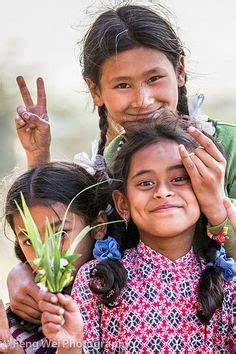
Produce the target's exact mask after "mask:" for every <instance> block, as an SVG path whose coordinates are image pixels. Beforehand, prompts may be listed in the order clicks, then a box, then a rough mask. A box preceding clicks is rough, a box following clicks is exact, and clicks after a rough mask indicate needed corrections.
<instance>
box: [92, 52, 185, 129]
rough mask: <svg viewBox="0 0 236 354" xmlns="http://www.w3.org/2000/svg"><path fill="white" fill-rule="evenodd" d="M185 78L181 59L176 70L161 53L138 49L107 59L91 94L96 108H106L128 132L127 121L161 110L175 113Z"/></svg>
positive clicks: (149, 115) (142, 117)
mask: <svg viewBox="0 0 236 354" xmlns="http://www.w3.org/2000/svg"><path fill="white" fill-rule="evenodd" d="M184 78H185V74H184V64H183V58H182V57H180V59H179V64H178V70H175V68H174V67H173V65H172V63H171V62H170V61H169V59H168V58H167V57H166V55H165V54H164V53H163V52H161V51H159V50H157V49H152V48H149V47H143V46H140V47H138V48H134V49H130V50H126V51H124V52H121V53H118V54H117V55H116V56H115V55H114V56H112V57H110V58H108V59H107V60H106V61H105V62H104V64H103V65H102V70H101V78H100V82H99V88H96V89H94V88H93V89H91V93H92V96H93V99H94V103H95V105H97V106H102V105H105V106H106V108H107V111H108V114H109V117H110V118H111V119H112V120H113V121H114V122H116V123H119V124H120V125H121V126H123V127H124V129H125V130H128V126H129V122H130V121H131V122H132V121H135V120H137V119H145V118H149V117H153V116H154V115H155V113H156V112H157V111H158V110H159V109H160V108H168V109H170V110H172V111H173V112H175V111H176V107H177V103H178V87H180V86H183V85H184V82H185V81H184ZM88 84H89V81H88ZM89 86H90V88H92V83H90V84H89Z"/></svg>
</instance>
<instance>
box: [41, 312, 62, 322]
mask: <svg viewBox="0 0 236 354" xmlns="http://www.w3.org/2000/svg"><path fill="white" fill-rule="evenodd" d="M41 321H42V325H44V324H46V323H49V322H51V323H55V324H58V325H63V324H64V322H65V320H64V318H63V317H62V316H60V315H55V314H53V313H51V312H43V314H42V318H41Z"/></svg>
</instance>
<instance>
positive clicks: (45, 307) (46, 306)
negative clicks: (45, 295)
mask: <svg viewBox="0 0 236 354" xmlns="http://www.w3.org/2000/svg"><path fill="white" fill-rule="evenodd" d="M39 308H40V310H41V311H42V312H50V313H52V314H55V315H63V314H64V312H65V310H64V309H63V308H62V307H60V306H58V305H53V304H52V303H50V302H46V301H39Z"/></svg>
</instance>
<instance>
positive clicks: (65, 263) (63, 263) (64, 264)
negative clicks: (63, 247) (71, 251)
mask: <svg viewBox="0 0 236 354" xmlns="http://www.w3.org/2000/svg"><path fill="white" fill-rule="evenodd" d="M67 264H68V260H67V259H65V258H61V259H60V268H64V267H66V266H67Z"/></svg>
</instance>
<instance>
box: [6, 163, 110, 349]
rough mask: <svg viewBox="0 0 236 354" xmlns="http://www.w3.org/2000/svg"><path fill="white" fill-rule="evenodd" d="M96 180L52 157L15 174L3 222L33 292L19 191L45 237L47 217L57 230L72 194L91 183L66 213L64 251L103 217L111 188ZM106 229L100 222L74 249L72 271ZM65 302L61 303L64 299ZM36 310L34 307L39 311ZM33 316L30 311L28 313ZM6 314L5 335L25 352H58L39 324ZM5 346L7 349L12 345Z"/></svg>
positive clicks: (32, 254)
mask: <svg viewBox="0 0 236 354" xmlns="http://www.w3.org/2000/svg"><path fill="white" fill-rule="evenodd" d="M95 184H96V178H95V177H93V176H91V175H90V174H89V173H87V172H86V171H85V170H84V169H83V168H82V167H80V166H78V165H76V164H73V163H67V162H55V163H48V164H44V165H41V166H38V167H35V168H33V169H31V170H29V171H27V172H26V173H24V174H23V175H21V176H20V177H18V178H17V180H16V181H15V182H14V183H13V185H12V186H11V188H10V190H9V192H8V194H7V199H6V207H5V214H6V221H7V223H8V224H9V225H10V226H11V228H12V230H13V232H14V234H15V236H16V239H15V252H16V255H17V257H18V258H19V259H20V260H21V262H23V263H24V265H25V263H27V264H29V266H30V267H31V273H30V276H31V278H32V291H33V290H34V287H35V288H37V286H36V284H34V282H33V272H32V270H33V271H36V270H37V266H36V264H35V262H34V260H35V258H36V253H35V250H34V248H33V246H32V242H31V239H30V238H29V235H28V234H27V232H26V231H25V230H26V227H25V224H24V221H23V219H22V216H21V215H20V213H19V210H18V207H17V204H16V202H17V203H18V205H19V206H20V207H21V209H22V200H21V193H23V196H24V199H25V201H26V203H27V206H28V208H29V210H30V213H31V215H32V217H33V219H34V222H35V224H36V226H37V228H38V231H39V234H40V235H41V237H42V238H45V237H46V236H45V229H46V220H47V219H48V220H49V224H50V225H51V227H52V228H53V231H54V233H55V234H56V233H57V232H58V231H59V230H60V228H61V226H62V222H63V218H64V215H65V212H66V209H67V207H68V205H69V204H70V203H71V201H72V199H73V198H74V197H75V196H76V195H77V194H78V193H79V192H81V191H83V190H84V189H85V188H88V187H92V188H90V189H87V190H84V191H83V192H82V193H81V194H80V195H79V196H78V197H76V198H75V199H74V200H73V202H72V203H71V205H70V208H69V210H68V212H67V214H66V218H65V222H64V224H63V230H62V236H61V237H62V240H61V245H62V251H64V252H66V251H67V250H68V249H69V247H70V246H71V245H72V243H73V240H74V239H75V237H76V236H77V235H78V234H79V233H80V231H81V230H83V229H84V227H85V226H87V225H91V226H94V225H96V224H100V223H103V222H105V221H106V213H105V209H106V208H107V205H108V200H109V199H110V198H109V194H110V193H109V188H108V187H107V185H106V189H105V188H102V185H101V186H99V187H98V186H95ZM105 184H106V183H105ZM93 185H94V186H93ZM105 232H106V226H99V227H97V228H94V229H93V230H92V231H91V232H90V233H88V234H87V235H86V236H85V237H84V238H83V239H82V240H81V241H80V243H79V245H78V246H77V247H76V249H75V253H76V254H79V255H80V257H79V258H78V259H77V260H75V261H74V262H73V265H74V267H75V271H74V273H75V272H76V271H77V270H78V269H79V268H80V267H81V265H82V264H84V263H85V262H87V261H89V260H90V259H91V258H92V249H93V245H94V240H96V239H100V238H103V237H104V235H105ZM43 241H44V239H43ZM25 267H26V265H25ZM38 290H39V289H38ZM70 290H71V287H67V288H65V289H64V292H66V293H68V292H70ZM39 293H40V291H39ZM41 294H42V291H41ZM39 298H40V296H39ZM30 301H31V307H32V311H33V309H35V308H36V309H38V304H37V303H36V300H35V299H34V298H33V297H31V299H30ZM63 304H64V305H65V303H64V302H63ZM23 310H24V309H23ZM1 311H2V317H4V313H3V306H2V308H1ZM34 311H35V312H36V311H37V310H34ZM19 315H20V314H19ZM34 315H35V314H34V312H33V313H32V316H34ZM8 319H9V326H10V332H9V338H11V337H13V338H11V339H12V341H13V340H15V341H16V342H17V343H19V344H20V346H21V349H22V348H23V349H24V350H25V351H26V353H32V351H33V352H36V353H46V352H47V353H51V352H55V351H56V348H55V347H53V346H52V345H50V343H48V342H47V340H46V339H45V336H44V334H43V333H42V328H41V326H39V325H37V324H36V325H32V323H29V322H26V321H24V320H22V318H20V317H18V316H16V315H15V314H13V313H12V312H11V311H9V310H8ZM5 322H6V321H5ZM5 327H8V325H7V324H5ZM5 331H7V328H5ZM2 333H3V327H1V328H0V339H2V336H1V334H2ZM12 343H13V342H12ZM0 348H1V346H0ZM8 349H9V350H10V348H8ZM15 349H16V347H15ZM19 350H20V348H19Z"/></svg>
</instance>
